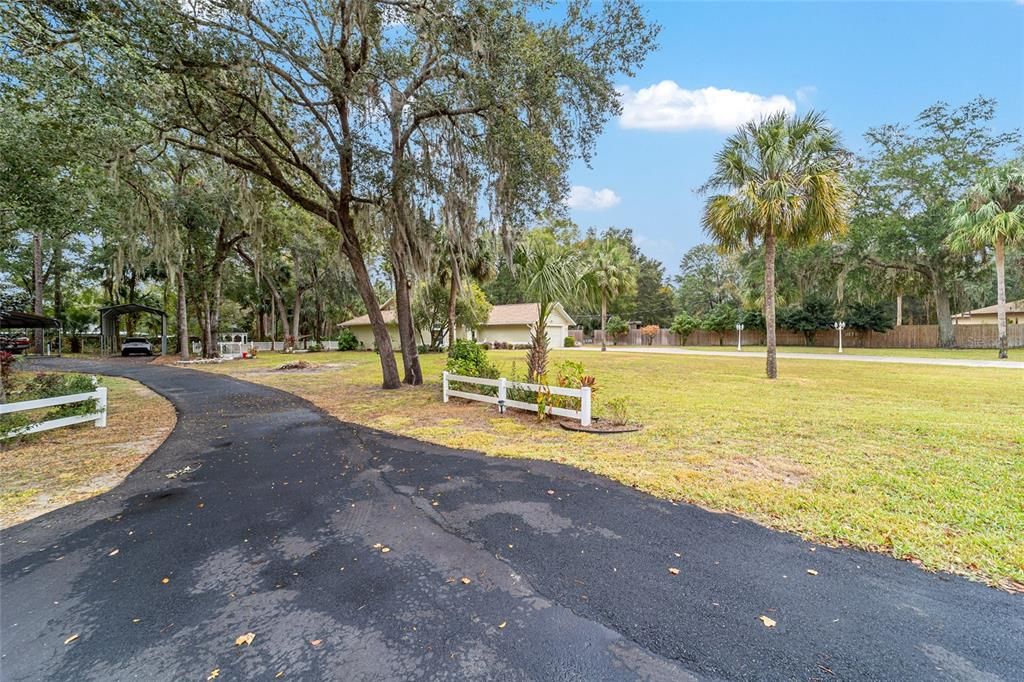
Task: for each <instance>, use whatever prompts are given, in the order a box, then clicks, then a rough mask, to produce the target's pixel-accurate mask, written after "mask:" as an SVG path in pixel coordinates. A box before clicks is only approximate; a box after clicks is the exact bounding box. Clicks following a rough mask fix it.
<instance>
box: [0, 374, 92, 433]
mask: <svg viewBox="0 0 1024 682" xmlns="http://www.w3.org/2000/svg"><path fill="white" fill-rule="evenodd" d="M85 400H95V401H96V412H93V413H92V414H79V415H75V416H73V417H61V418H59V419H50V420H48V421H45V422H39V423H36V424H31V425H29V426H26V427H24V428H20V429H15V430H13V431H10V432H7V433H0V440H3V439H5V438H12V437H14V436H24V435H27V434H30V433H39V432H40V431H49V430H50V429H59V428H61V427H63V426H71V425H72V424H81V423H82V422H96V426H97V427H104V426H106V425H107V387H106V386H97V387H96V390H95V391H90V392H89V393H72V394H71V395H62V396H58V397H56V398H40V399H39V400H23V401H21V402H17V403H3V404H0V414H13V413H14V412H24V411H25V410H37V409H39V408H42V407H56V406H57V405H68V404H70V403H80V402H83V401H85Z"/></svg>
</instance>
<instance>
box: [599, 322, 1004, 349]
mask: <svg viewBox="0 0 1024 682" xmlns="http://www.w3.org/2000/svg"><path fill="white" fill-rule="evenodd" d="M953 337H954V339H955V343H956V346H957V347H959V348H995V347H996V346H997V345H998V341H999V329H998V327H997V326H996V325H994V324H970V325H967V324H965V325H954V327H953ZM775 339H776V343H777V344H778V345H780V346H818V347H824V348H834V347H836V346H838V345H839V337H838V335H837V334H836V332H835V330H832V329H822V330H821V331H819V332H818V333H817V334H815V335H814V338H813V340H812V342H811V343H808V342H807V338H806V337H805V336H804V335H803V334H801V333H800V332H793V331H789V330H785V329H779V330H777V331H776V332H775ZM615 341H618V344H617V345H620V346H640V345H644V346H646V345H654V346H680V345H683V344H682V343H680V338H679V335H678V334H676V333H674V332H671V331H669V330H668V329H660V330H658V332H657V334H655V336H654V338H653V339H652V340H651V341H652V342H648V340H647V339H645V338H643V336H642V335H641V334H640V330H639V329H630V330H629V332H627V333H626V334H623V335H621V336H619V337H618V338H617V339H612V338H609V339H608V345H615ZM1007 342H1008V343H1009V346H1010V347H1011V348H1024V324H1011V325H1008V326H1007ZM594 343H598V344H599V343H601V330H600V329H598V330H595V331H594ZM764 343H765V339H764V331H763V330H760V329H744V330H743V345H744V346H748V345H750V346H763V345H764ZM685 345H687V346H719V345H721V346H723V347H732V348H735V347H736V331H735V330H730V331H728V332H725V333H724V334H721V335H719V334H716V333H715V332H709V331H704V330H703V329H698V330H696V331H694V332H691V333H690V335H689V336H688V337H687V339H686V344H685ZM843 345H844V346H847V347H849V348H937V347H938V345H939V326H938V325H937V324H907V325H902V326H899V327H894V328H892V329H890V330H889V331H887V332H859V331H856V330H853V329H847V330H846V331H844V332H843Z"/></svg>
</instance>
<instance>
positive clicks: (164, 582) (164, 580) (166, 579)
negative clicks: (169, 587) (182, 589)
mask: <svg viewBox="0 0 1024 682" xmlns="http://www.w3.org/2000/svg"><path fill="white" fill-rule="evenodd" d="M160 582H162V583H163V584H164V585H166V584H167V583H169V582H171V579H170V578H164V579H163V580H161V581H160Z"/></svg>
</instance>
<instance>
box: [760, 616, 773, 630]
mask: <svg viewBox="0 0 1024 682" xmlns="http://www.w3.org/2000/svg"><path fill="white" fill-rule="evenodd" d="M758 618H760V619H761V622H762V623H764V626H765V627H766V628H773V627H775V621H774V620H772V619H771V618H769V617H768V616H758Z"/></svg>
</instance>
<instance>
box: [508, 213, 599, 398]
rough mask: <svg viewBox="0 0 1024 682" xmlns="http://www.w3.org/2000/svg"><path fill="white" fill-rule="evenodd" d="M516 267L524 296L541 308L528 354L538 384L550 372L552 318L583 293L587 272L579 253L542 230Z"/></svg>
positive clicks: (529, 238)
mask: <svg viewBox="0 0 1024 682" xmlns="http://www.w3.org/2000/svg"><path fill="white" fill-rule="evenodd" d="M515 265H516V278H517V279H518V280H519V281H520V282H522V286H523V293H524V294H525V295H526V296H527V297H528V299H529V300H530V301H531V302H532V301H536V302H537V306H538V310H537V322H536V323H534V325H533V328H532V329H531V330H530V349H529V350H528V351H527V354H526V376H527V380H528V381H531V382H535V381H538V380H540V379H541V378H542V377H543V376H544V375H545V374H546V373H547V365H548V344H549V343H550V340H549V339H548V333H547V327H548V318H549V317H550V316H551V312H552V311H553V310H554V308H555V304H557V303H559V301H560V300H566V301H567V300H570V299H571V298H574V297H576V296H577V295H579V294H580V293H582V290H583V289H584V288H585V282H584V276H585V275H586V273H585V272H584V268H583V263H582V262H581V260H580V258H579V257H578V256H577V255H576V254H574V253H573V252H571V251H569V250H568V249H566V248H564V247H562V246H561V245H559V244H558V243H557V242H556V241H555V238H554V236H553V235H552V234H551V233H549V232H544V231H540V230H535V231H533V232H530V233H529V234H527V236H526V240H525V241H524V242H523V243H522V245H521V246H520V247H519V249H518V251H517V253H516V258H515Z"/></svg>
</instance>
